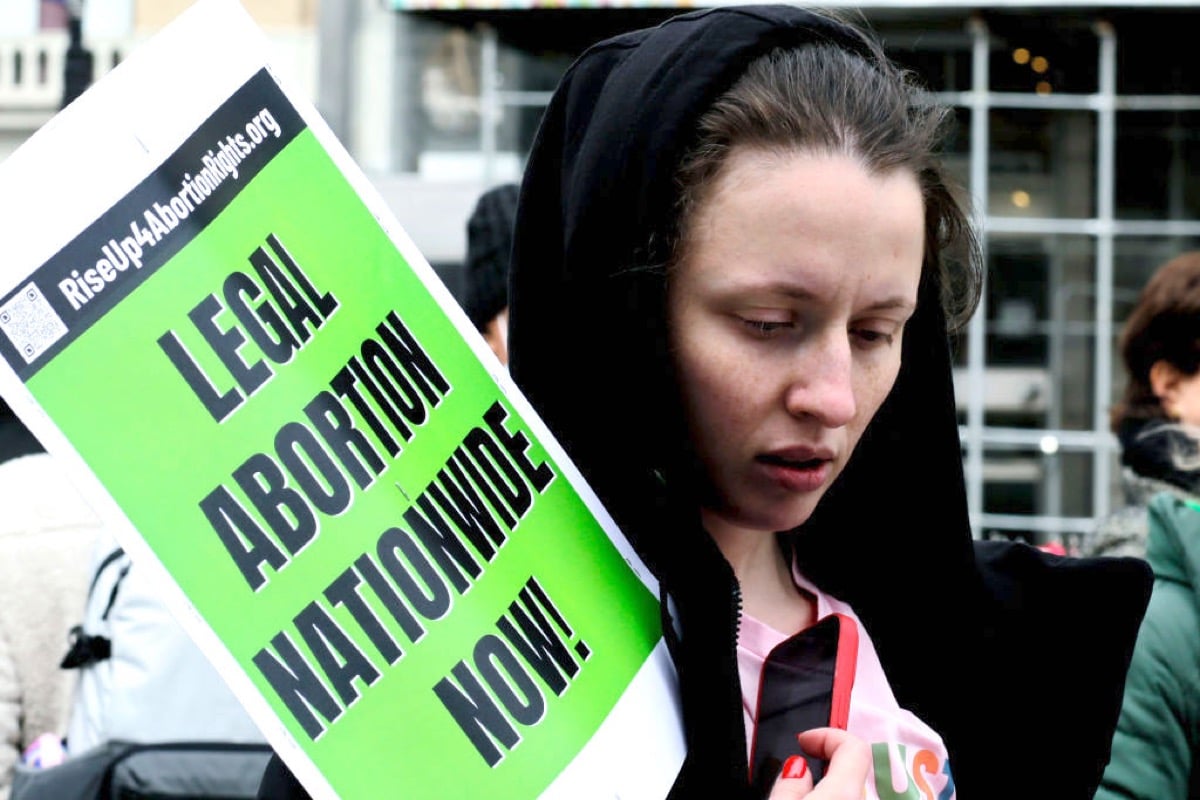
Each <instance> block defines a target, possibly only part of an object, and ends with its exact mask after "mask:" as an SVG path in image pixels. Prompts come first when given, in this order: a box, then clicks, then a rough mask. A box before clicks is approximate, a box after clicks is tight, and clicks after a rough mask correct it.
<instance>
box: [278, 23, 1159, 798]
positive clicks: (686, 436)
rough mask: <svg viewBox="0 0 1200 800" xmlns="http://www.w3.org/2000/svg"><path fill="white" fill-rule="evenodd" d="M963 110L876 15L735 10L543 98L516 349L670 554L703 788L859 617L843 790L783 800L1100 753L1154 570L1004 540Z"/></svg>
mask: <svg viewBox="0 0 1200 800" xmlns="http://www.w3.org/2000/svg"><path fill="white" fill-rule="evenodd" d="M942 114H943V112H942V111H940V110H938V109H935V108H930V107H929V105H928V104H927V103H926V102H925V98H923V97H922V96H921V95H920V93H919V92H918V91H917V90H916V89H915V88H914V87H912V86H910V85H909V84H908V83H907V81H906V79H905V77H904V76H903V75H902V74H901V73H900V72H898V71H897V70H895V69H894V68H893V67H892V66H890V65H889V64H888V63H887V61H886V59H884V58H883V56H882V55H881V54H880V51H879V48H878V46H877V45H876V44H875V43H874V42H872V41H871V40H870V39H868V38H867V37H866V36H865V35H863V34H862V33H860V32H859V31H857V30H856V29H855V28H853V27H851V26H849V25H845V24H843V23H841V22H838V21H836V20H833V19H830V18H827V17H824V16H818V15H816V14H813V13H810V12H807V11H803V10H799V9H795V8H790V7H786V6H763V7H752V6H740V7H739V6H728V7H722V8H714V9H709V10H706V11H700V12H695V13H690V14H686V15H682V16H679V17H676V18H673V19H672V20H669V21H668V22H666V23H664V24H662V25H660V26H658V27H656V28H653V29H648V30H643V31H635V32H632V33H629V34H625V35H622V36H619V37H616V38H614V39H611V40H608V41H606V42H603V43H601V44H599V45H596V46H594V47H593V48H591V49H590V50H589V51H588V52H587V53H585V54H584V55H583V56H581V57H580V59H578V60H577V61H576V63H575V64H574V65H573V66H572V68H571V69H570V70H569V72H568V73H567V75H566V76H565V77H564V79H563V81H562V83H561V84H560V86H559V88H558V90H557V91H556V92H555V95H554V98H553V100H552V101H551V103H550V106H549V107H548V109H547V112H546V115H545V117H544V118H543V121H542V125H541V127H540V129H539V133H538V136H537V139H536V141H535V143H534V147H533V150H532V152H531V155H530V160H529V163H528V167H527V171H526V174H525V177H524V180H523V183H522V190H521V198H520V203H519V206H518V213H517V225H516V238H515V241H514V250H513V260H512V264H511V282H510V298H509V300H510V318H509V334H510V339H509V354H510V359H511V360H510V368H511V370H512V374H513V376H514V378H515V379H516V381H517V383H518V384H519V385H520V387H521V388H522V390H523V391H524V392H525V394H526V395H527V396H528V398H529V399H530V400H531V401H532V403H533V405H534V407H535V408H536V409H537V410H538V412H539V413H540V414H541V415H542V417H543V418H544V420H545V421H546V422H547V424H548V425H549V427H550V429H551V430H552V431H553V432H554V434H555V435H556V437H558V439H559V440H560V441H561V442H562V443H563V445H564V446H565V448H566V450H567V452H568V454H569V455H570V456H571V458H572V460H573V461H574V462H575V463H576V464H577V465H578V467H579V468H580V470H581V472H582V473H583V475H584V477H585V478H586V479H587V480H588V481H589V483H590V484H591V486H592V487H593V488H594V489H595V490H596V492H597V493H598V495H599V496H600V498H601V500H603V502H604V504H605V506H606V507H607V509H608V510H609V511H610V512H611V513H612V515H613V516H614V518H615V519H616V521H617V523H618V524H619V525H620V527H621V529H622V531H623V532H624V533H625V534H626V536H628V538H629V539H630V541H631V542H632V543H633V545H634V546H635V547H636V548H637V549H638V551H639V553H640V554H641V555H642V557H643V558H644V560H645V561H646V563H647V564H648V565H649V566H650V568H651V569H652V570H654V572H655V573H656V575H657V577H658V578H659V580H660V584H661V586H662V589H663V597H662V607H663V614H664V622H665V625H664V632H665V634H666V636H667V639H668V642H669V644H670V645H671V649H672V655H673V657H674V660H675V663H676V666H677V671H678V675H679V686H680V695H681V702H682V707H683V714H684V725H685V735H686V742H687V748H688V749H687V756H686V760H685V762H684V765H683V768H682V770H681V771H680V773H679V776H678V779H677V780H676V783H675V786H674V787H673V790H672V793H671V796H672V797H675V798H692V797H720V798H740V797H752V796H761V795H762V793H763V792H764V791H767V790H770V789H771V786H772V785H771V778H773V777H774V774H773V773H774V772H775V771H776V769H777V767H776V765H775V764H774V763H771V762H768V763H767V764H766V765H764V766H761V767H760V768H761V769H764V770H767V771H768V773H769V774H768V775H767V776H766V777H765V778H764V776H762V775H758V774H755V775H753V776H752V775H751V771H750V761H751V757H752V756H753V755H755V748H756V745H757V744H758V742H757V741H756V739H757V738H758V736H759V734H760V733H761V730H760V727H761V726H760V725H758V720H757V717H756V715H757V711H758V705H757V702H756V700H757V697H756V695H755V692H754V687H755V684H756V682H757V677H758V674H757V673H758V672H759V671H760V670H761V671H763V672H766V671H767V665H768V662H769V661H770V660H771V658H773V656H774V651H773V650H772V648H773V647H774V646H775V645H776V644H778V643H780V642H781V641H782V642H783V643H784V644H786V643H787V642H790V641H793V639H792V638H791V637H793V635H797V636H802V637H803V636H805V635H806V634H807V632H810V631H813V630H815V629H817V628H818V627H820V626H819V625H818V624H817V622H818V620H820V621H821V623H822V624H823V623H824V621H825V620H828V619H837V620H842V619H845V620H848V621H849V623H848V624H847V626H846V627H847V629H848V630H854V631H856V632H857V633H858V642H857V644H855V643H854V642H852V641H847V640H842V641H840V644H839V647H840V648H843V649H842V650H840V651H839V653H841V652H843V651H844V652H848V653H852V654H853V655H854V656H856V657H857V667H858V669H857V671H856V672H855V673H854V681H855V682H854V687H853V689H852V692H851V695H850V705H849V709H848V712H847V713H845V714H844V715H840V716H844V717H845V718H844V719H835V720H833V721H835V722H839V723H844V724H845V725H846V726H847V728H848V732H847V731H839V730H832V729H831V728H828V727H821V726H817V727H816V728H814V729H813V730H811V731H808V732H805V733H803V734H802V737H801V739H800V742H799V745H800V746H801V747H803V748H805V749H806V750H807V751H809V755H811V756H815V757H816V758H815V759H814V762H813V763H814V766H821V764H819V760H823V759H825V758H830V757H831V759H830V760H829V763H828V765H827V771H826V772H825V777H824V778H823V779H822V780H820V781H819V782H817V783H816V785H815V788H813V774H812V770H808V769H805V766H804V762H803V761H802V760H800V759H796V758H794V757H792V758H786V753H783V752H781V753H780V754H779V760H781V761H783V762H784V763H783V765H782V769H781V770H780V772H781V775H782V777H781V779H780V780H779V781H778V782H777V783H775V784H774V788H773V791H771V794H770V796H771V797H772V800H783V798H794V797H810V798H812V800H818V798H820V800H831V799H832V798H841V797H847V798H856V799H857V798H862V797H878V798H891V797H914V798H916V797H924V798H953V797H955V796H961V797H963V798H970V799H971V800H976V798H984V800H986V799H987V798H991V797H996V798H1000V797H1018V796H1020V797H1054V798H1080V800H1082V799H1083V798H1090V796H1091V794H1092V791H1093V790H1094V789H1095V787H1096V784H1097V782H1098V780H1099V776H1100V772H1101V771H1102V769H1103V766H1104V762H1105V760H1106V758H1107V755H1108V751H1107V748H1108V743H1109V736H1110V734H1111V731H1112V727H1113V724H1114V722H1115V719H1116V713H1117V706H1118V703H1119V698H1120V693H1121V683H1122V680H1123V677H1124V672H1125V668H1126V666H1127V663H1128V655H1129V650H1130V647H1131V645H1132V641H1133V637H1134V633H1135V631H1136V628H1137V624H1138V621H1139V620H1140V618H1141V613H1142V610H1143V608H1144V606H1145V602H1146V594H1147V592H1148V576H1147V575H1146V572H1145V569H1144V567H1143V566H1142V565H1140V564H1138V563H1137V562H1134V561H1130V560H1122V559H1109V560H1103V561H1091V562H1088V561H1070V562H1068V561H1065V560H1061V559H1055V558H1053V557H1049V556H1046V555H1044V554H1041V553H1039V552H1037V551H1036V550H1034V549H1033V548H1030V547H1026V546H1021V545H1011V546H1009V545H999V544H995V545H986V546H985V545H982V544H981V545H980V547H979V549H978V550H977V549H976V548H975V547H974V546H973V543H972V539H971V536H970V532H969V526H968V520H967V511H966V503H965V493H964V489H963V483H962V466H961V451H960V445H959V441H958V434H957V424H956V418H955V412H954V402H953V394H952V383H951V374H950V358H949V347H948V344H947V337H946V329H947V316H946V313H945V310H944V308H943V300H944V301H945V303H946V307H947V308H950V309H952V313H953V314H954V315H955V316H962V315H965V314H966V313H968V312H969V310H970V309H971V308H972V307H973V305H974V298H975V296H976V294H977V291H978V277H977V274H976V269H975V268H974V264H975V262H974V261H973V258H974V253H975V247H974V246H973V242H972V240H971V232H970V229H969V226H968V225H966V222H965V219H964V216H963V214H962V212H961V210H960V209H959V207H958V205H957V203H956V202H955V201H954V198H953V195H952V193H951V192H950V190H949V187H948V185H947V182H946V180H945V177H944V175H943V173H942V171H941V168H940V167H939V165H938V163H937V162H936V160H935V158H934V157H933V150H934V147H935V145H936V143H937V138H936V136H937V133H938V129H939V124H940V121H941V117H942ZM952 247H954V248H958V249H959V250H960V251H961V254H962V255H963V256H964V257H965V259H966V264H967V266H966V267H964V268H961V269H957V270H955V269H952V268H951V267H950V261H949V260H948V259H947V258H946V253H947V251H948V250H949V249H950V248H952ZM852 453H853V458H851V454H852ZM777 532H779V533H777ZM1063 620H1070V621H1071V623H1072V624H1070V625H1065V624H1064V622H1063ZM752 628H753V629H754V630H753V631H751V632H750V633H749V634H747V631H750V629H752ZM739 634H741V636H740V638H739ZM768 652H770V657H768ZM1060 671H1061V672H1060ZM1047 674H1055V675H1056V674H1065V675H1067V676H1069V680H1068V681H1066V683H1065V685H1064V686H1063V687H1060V688H1059V689H1058V690H1056V692H1055V693H1054V694H1053V696H1052V697H1050V698H1044V697H1042V696H1041V694H1042V689H1041V687H1043V686H1044V679H1045V676H1046V675H1047ZM1035 687H1037V688H1036V689H1035ZM1050 700H1052V701H1053V702H1052V703H1050V702H1049V701H1050ZM795 733H800V731H799V730H797V731H795ZM614 768H617V769H619V765H615V766H614ZM1034 776H1037V777H1036V778H1035V777H1034ZM272 780H273V778H272V776H271V775H268V778H267V780H266V781H264V786H267V785H268V784H269V783H271V781H272ZM762 787H765V788H762ZM959 787H961V789H962V791H961V794H960V795H956V789H957V788H959ZM261 796H264V797H268V796H287V795H271V794H263V795H261Z"/></svg>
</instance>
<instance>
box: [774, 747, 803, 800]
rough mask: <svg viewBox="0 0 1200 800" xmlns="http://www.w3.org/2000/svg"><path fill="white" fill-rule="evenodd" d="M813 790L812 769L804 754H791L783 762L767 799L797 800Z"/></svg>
mask: <svg viewBox="0 0 1200 800" xmlns="http://www.w3.org/2000/svg"><path fill="white" fill-rule="evenodd" d="M812 790H813V780H812V771H811V770H810V769H809V768H808V762H806V761H805V760H804V756H792V757H791V758H789V759H788V760H787V761H785V762H783V769H781V770H780V771H779V777H778V778H776V779H775V786H774V787H773V788H772V789H771V796H770V798H769V800H799V799H800V798H801V797H805V796H807V795H808V794H809V792H811V791H812Z"/></svg>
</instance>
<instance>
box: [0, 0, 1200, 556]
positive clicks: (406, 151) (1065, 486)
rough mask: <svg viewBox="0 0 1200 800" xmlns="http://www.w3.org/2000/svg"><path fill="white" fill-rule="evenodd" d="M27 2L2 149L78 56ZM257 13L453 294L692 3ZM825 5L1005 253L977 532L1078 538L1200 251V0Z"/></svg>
mask: <svg viewBox="0 0 1200 800" xmlns="http://www.w3.org/2000/svg"><path fill="white" fill-rule="evenodd" d="M9 5H13V4H11V3H10V4H9ZM29 5H30V6H31V7H36V13H35V11H34V10H27V11H26V12H25V14H24V16H23V17H22V18H21V19H18V20H13V19H10V20H7V21H3V20H0V156H3V155H4V154H5V152H6V150H5V149H3V148H4V147H6V146H7V143H10V142H12V141H13V140H14V139H19V138H20V136H22V135H26V136H27V135H28V133H29V132H30V131H32V130H33V129H34V128H35V127H36V126H37V124H40V121H44V119H47V118H48V117H49V115H50V114H52V113H53V111H54V110H55V108H56V107H55V106H54V104H53V103H50V104H49V105H47V101H49V100H52V98H53V95H54V90H53V89H47V88H44V87H43V88H42V89H40V90H39V91H41V94H40V95H38V94H37V92H36V91H34V90H32V89H28V88H27V89H26V91H27V94H26V95H22V94H21V93H20V92H19V91H16V90H14V89H13V83H12V81H11V76H12V74H13V71H14V70H13V64H14V63H15V60H21V59H18V58H17V56H16V55H15V54H16V53H18V52H20V53H26V51H25V50H22V49H21V48H23V47H27V46H29V45H28V40H30V39H32V40H38V41H42V42H43V46H44V48H45V50H46V52H47V53H49V55H46V56H39V55H38V54H37V52H36V51H35V52H32V53H30V54H26V55H24V56H23V57H22V58H23V62H22V63H23V67H22V68H23V69H24V74H25V75H26V76H27V77H28V76H29V75H30V74H33V73H36V74H41V75H45V76H49V79H50V80H51V81H52V80H53V75H54V73H55V71H56V70H58V69H59V68H60V62H56V61H55V60H54V59H55V58H57V57H58V56H57V55H55V52H56V51H55V46H53V45H52V44H50V45H47V44H45V43H46V42H50V43H53V42H55V41H57V42H59V43H60V45H58V46H59V47H60V49H61V41H62V38H63V35H62V30H61V24H62V19H63V16H62V13H61V11H60V10H59V9H57V8H56V7H57V6H61V4H60V3H58V2H49V0H43V1H42V2H40V3H39V2H35V0H30V3H29ZM186 5H188V2H187V0H171V2H163V1H162V0H159V2H151V0H86V8H85V11H84V15H85V16H84V22H85V25H84V32H85V37H87V36H88V35H89V25H88V23H89V22H90V23H91V26H92V29H93V30H95V31H101V32H103V35H100V33H95V34H93V35H91V38H90V40H89V41H90V45H91V46H92V47H93V49H94V50H95V52H96V55H97V64H98V68H97V71H98V73H101V72H102V71H103V70H104V69H106V68H108V66H110V65H111V64H112V63H115V62H119V59H120V55H121V53H122V52H127V51H128V47H130V46H135V45H136V42H137V40H138V39H139V38H140V37H142V36H145V35H147V34H148V33H150V32H151V31H152V30H154V29H155V28H156V27H157V26H159V25H161V24H162V23H163V22H165V21H166V20H167V19H169V18H171V17H172V16H174V14H175V13H177V12H178V10H180V9H181V8H183V7H185V6H186ZM245 5H246V7H247V9H248V10H249V11H250V12H251V13H252V15H254V16H255V18H256V19H257V20H258V21H259V22H260V24H262V25H263V27H264V29H266V30H267V31H268V33H269V35H270V36H271V37H272V41H274V42H277V43H278V46H279V52H278V56H277V58H278V60H279V61H280V64H281V67H282V68H284V69H285V70H286V71H288V72H289V74H290V75H292V76H294V83H295V85H297V86H299V87H304V88H307V89H309V90H310V91H311V96H312V97H313V98H314V100H315V102H316V105H317V107H318V109H319V110H320V111H321V113H322V115H323V116H324V117H325V118H326V120H327V121H328V122H329V123H330V125H331V127H332V128H333V130H334V131H335V133H337V135H338V136H339V138H340V139H341V140H342V141H343V142H344V143H345V144H346V146H347V148H348V149H349V150H350V152H351V154H352V155H353V156H354V158H355V159H356V160H357V161H358V163H359V164H360V165H361V166H362V167H363V168H364V170H365V171H366V172H367V174H368V175H369V176H370V177H371V179H372V181H373V182H375V184H376V185H377V187H378V188H379V189H380V191H381V192H382V193H383V194H384V196H385V197H386V198H387V199H388V201H389V203H390V205H391V206H392V208H393V210H394V211H395V212H396V215H397V218H398V219H399V220H400V222H401V224H402V225H403V226H404V228H405V229H406V230H407V231H408V232H409V233H410V234H411V235H412V237H413V239H414V241H415V242H416V243H417V245H418V247H419V248H420V249H421V250H422V252H423V253H424V254H425V256H426V257H427V258H428V259H429V260H430V261H431V262H432V263H433V264H434V266H435V268H437V269H438V271H439V274H441V275H442V276H443V278H444V280H445V281H446V282H447V284H448V285H449V287H450V289H451V291H453V292H456V293H457V292H458V291H459V289H460V285H459V282H460V264H461V260H462V256H463V253H464V251H465V235H464V230H465V220H466V216H467V214H468V213H469V211H470V207H471V204H472V203H473V201H474V199H475V198H476V197H477V196H478V194H479V193H480V192H481V191H482V190H483V189H484V188H486V187H487V186H490V185H493V184H495V183H498V182H501V181H507V180H517V179H519V176H520V173H521V169H522V166H523V163H524V158H525V154H526V153H527V151H528V148H529V146H530V142H531V141H532V138H533V135H534V132H535V131H536V128H537V123H538V120H539V118H540V114H541V110H542V108H543V107H544V106H545V104H546V102H547V101H548V100H549V97H550V92H551V91H552V89H553V87H554V85H555V83H556V81H557V79H558V77H559V76H560V75H561V74H562V72H563V70H565V69H566V68H567V66H568V65H569V64H570V62H571V60H572V59H573V58H574V57H575V56H576V55H577V54H578V53H579V52H581V51H582V49H584V48H585V47H586V46H588V45H589V44H591V43H593V42H595V41H598V40H599V39H601V38H603V37H605V36H607V35H609V34H612V33H615V32H617V31H620V30H625V29H628V28H632V27H637V26H642V25H648V24H655V23H657V22H658V21H660V20H662V19H663V18H665V17H666V16H669V15H670V14H673V13H677V12H678V11H679V10H680V8H679V7H678V4H677V3H671V2H669V0H651V2H615V3H590V4H586V5H585V4H583V3H576V2H575V1H574V0H548V2H540V0H512V1H511V2H505V0H473V1H472V2H452V1H451V2H440V0H320V2H319V3H318V2H317V0H258V2H257V3H255V2H250V0H246V2H245ZM820 5H821V6H822V7H824V8H835V9H840V10H841V11H842V13H846V14H848V15H850V16H851V17H852V18H857V19H859V20H860V21H862V22H864V23H865V24H868V25H870V26H871V27H872V28H874V29H875V30H876V31H877V32H878V33H879V34H880V36H881V37H882V38H883V39H884V41H885V44H886V45H887V47H888V49H889V51H890V52H891V54H892V55H893V56H894V57H895V58H896V59H897V60H899V61H900V62H902V63H903V64H905V65H907V66H909V67H911V68H912V69H913V70H914V71H916V72H917V73H918V74H919V75H920V77H921V78H922V79H923V80H924V82H925V83H926V85H927V86H928V87H929V89H930V90H931V92H933V93H934V94H935V95H937V96H938V97H939V98H940V99H941V100H943V101H945V102H947V103H949V104H950V105H952V106H953V107H954V109H955V112H956V117H957V120H956V121H957V125H956V129H955V131H954V133H953V136H952V137H951V139H950V141H949V143H948V147H947V152H946V156H947V159H948V161H949V163H950V165H951V168H952V170H953V171H954V172H955V174H956V175H957V176H958V177H959V179H960V180H961V182H962V184H963V185H964V187H966V190H967V191H968V192H969V193H970V196H971V199H972V202H973V204H974V208H975V213H976V215H977V217H978V220H979V224H980V226H981V228H982V230H983V232H984V241H985V247H986V259H987V265H988V277H987V290H986V293H985V298H984V302H983V304H982V305H981V306H980V309H979V311H978V312H977V314H976V315H975V317H974V318H973V320H972V321H971V323H970V324H969V327H968V328H967V329H966V330H965V331H964V332H963V334H962V335H961V336H960V337H959V339H958V340H957V367H956V370H955V385H956V391H957V396H958V404H959V409H960V411H959V417H960V424H961V433H962V442H963V458H964V464H965V466H966V475H967V487H968V497H969V502H970V508H971V513H972V517H973V520H974V523H975V529H976V530H977V532H978V534H979V535H981V536H989V537H990V536H1013V537H1020V538H1024V539H1027V540H1029V541H1033V542H1039V543H1040V542H1046V541H1062V542H1063V543H1064V544H1065V545H1066V546H1067V548H1068V549H1070V548H1072V547H1074V546H1077V545H1078V544H1079V542H1080V540H1081V538H1082V537H1085V536H1087V535H1088V534H1089V532H1090V531H1091V530H1092V529H1093V527H1094V525H1095V521H1096V520H1097V518H1099V517H1101V516H1103V515H1104V514H1106V513H1107V512H1108V511H1109V510H1110V509H1111V508H1112V507H1113V506H1114V505H1115V504H1117V503H1119V502H1120V497H1119V494H1118V489H1117V477H1118V475H1119V466H1118V464H1117V459H1116V448H1115V440H1114V438H1113V437H1112V435H1111V433H1110V432H1109V428H1108V409H1109V407H1110V405H1111V403H1112V402H1113V400H1114V399H1115V397H1116V395H1117V391H1118V388H1119V387H1120V386H1121V384H1122V382H1123V375H1122V374H1121V367H1120V364H1119V360H1117V359H1115V358H1114V352H1115V351H1114V345H1115V342H1116V337H1117V335H1118V333H1119V331H1120V326H1121V323H1122V321H1123V320H1124V318H1125V316H1126V315H1127V314H1128V311H1129V309H1130V307H1131V305H1132V302H1133V300H1134V299H1135V298H1136V295H1137V293H1138V291H1139V290H1140V288H1141V286H1142V284H1143V283H1144V282H1145V280H1146V279H1147V278H1148V276H1149V275H1150V273H1151V272H1152V271H1153V270H1154V269H1155V267H1157V266H1158V265H1159V264H1160V263H1162V262H1163V261H1165V260H1166V259H1167V258H1169V257H1171V256H1173V255H1175V254H1177V253H1179V252H1180V251H1182V250H1186V249H1193V248H1200V170H1189V168H1188V167H1189V164H1193V163H1198V161H1197V160H1198V159H1200V126H1197V125H1193V124H1192V123H1193V122H1200V70H1196V69H1195V68H1194V67H1193V66H1192V65H1191V63H1190V59H1191V48H1190V44H1191V43H1190V41H1189V39H1190V37H1191V32H1192V31H1195V30H1197V29H1198V28H1200V5H1196V4H1194V3H1180V2H1149V1H1148V2H1129V3H1111V2H1110V3H1105V2H1099V3H1088V4H1083V3H1074V2H1059V3H1038V4H1036V5H1034V4H1031V3H1027V2H1021V1H1020V0H1008V1H1007V2H995V3H974V4H968V3H959V2H955V1H954V0H946V2H940V3H917V2H912V3H903V2H887V1H886V0H877V2H874V3H857V4H841V3H838V2H826V3H822V4H820ZM2 13H3V12H0V14H2ZM101 18H102V19H101ZM122 20H123V21H124V25H125V28H124V33H122V32H121V31H122V29H121V24H122ZM21 25H25V26H26V28H27V29H28V30H26V31H25V33H24V34H22V33H21V32H20V31H19V30H16V29H18V28H20V27H21ZM56 25H58V26H59V27H55V26H56ZM35 26H36V27H35ZM56 37H57V38H56ZM22 41H26V44H22V43H21V42H22ZM31 65H32V66H31ZM31 69H32V70H33V73H31V72H30V70H31ZM38 98H40V99H38ZM39 103H41V105H38V104H39ZM10 131H11V132H12V133H11V135H10ZM5 136H8V138H7V139H5V138H3V137H5ZM8 149H9V150H11V147H9V148H8ZM916 458H917V456H916V454H914V460H915V459H916ZM917 465H918V464H915V466H917Z"/></svg>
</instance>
